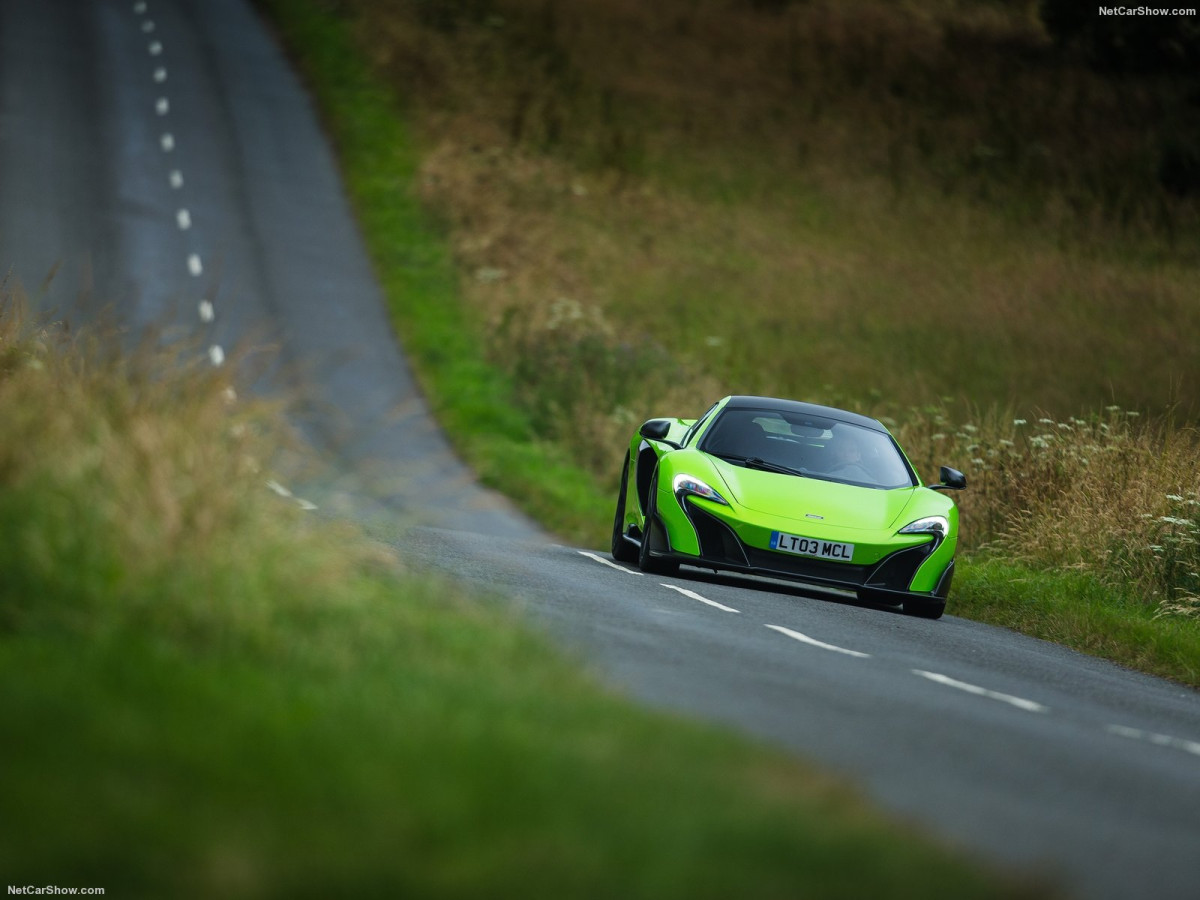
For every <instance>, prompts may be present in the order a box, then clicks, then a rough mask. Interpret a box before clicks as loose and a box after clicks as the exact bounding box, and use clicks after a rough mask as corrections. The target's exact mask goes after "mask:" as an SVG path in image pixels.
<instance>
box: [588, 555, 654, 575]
mask: <svg viewBox="0 0 1200 900" xmlns="http://www.w3.org/2000/svg"><path fill="white" fill-rule="evenodd" d="M578 552H579V555H580V556H586V557H587V558H588V559H594V560H595V561H596V562H598V563H600V564H601V565H603V566H608V567H609V568H610V569H616V570H617V571H618V572H624V573H625V574H626V575H641V574H642V573H641V572H639V571H637V570H636V569H627V568H625V567H624V566H618V565H617V564H616V563H615V562H610V561H609V560H607V559H605V558H604V557H603V556H600V555H599V554H598V553H589V552H588V551H587V550H580V551H578Z"/></svg>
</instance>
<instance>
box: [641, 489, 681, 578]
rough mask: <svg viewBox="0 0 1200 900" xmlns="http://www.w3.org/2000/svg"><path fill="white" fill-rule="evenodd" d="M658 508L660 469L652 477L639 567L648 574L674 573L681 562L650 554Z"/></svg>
mask: <svg viewBox="0 0 1200 900" xmlns="http://www.w3.org/2000/svg"><path fill="white" fill-rule="evenodd" d="M657 509H658V469H657V468H656V469H655V470H654V475H653V477H652V478H651V479H650V498H649V499H648V500H647V501H646V524H645V526H644V527H643V528H642V546H641V549H639V550H638V568H639V569H641V570H642V571H643V572H646V573H647V574H653V575H674V574H675V573H676V572H678V571H679V563H677V562H672V561H670V560H667V559H660V558H659V557H657V556H651V555H650V545H651V544H652V543H653V541H654V519H655V516H656V515H657Z"/></svg>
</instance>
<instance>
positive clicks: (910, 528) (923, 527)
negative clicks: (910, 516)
mask: <svg viewBox="0 0 1200 900" xmlns="http://www.w3.org/2000/svg"><path fill="white" fill-rule="evenodd" d="M949 533H950V520H949V519H947V518H946V517H945V516H926V517H925V518H924V519H917V521H915V522H909V523H908V524H907V525H905V526H904V527H903V528H901V529H900V530H899V531H897V532H896V534H932V535H935V536H936V537H937V538H938V539H939V540H941V539H942V538H944V537H945V536H946V535H948V534H949Z"/></svg>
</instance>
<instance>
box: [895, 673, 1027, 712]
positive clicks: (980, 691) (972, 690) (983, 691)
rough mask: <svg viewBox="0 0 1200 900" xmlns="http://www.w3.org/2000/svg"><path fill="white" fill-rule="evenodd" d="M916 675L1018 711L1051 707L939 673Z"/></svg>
mask: <svg viewBox="0 0 1200 900" xmlns="http://www.w3.org/2000/svg"><path fill="white" fill-rule="evenodd" d="M912 673H913V674H914V675H920V676H921V677H922V678H928V679H929V680H930V681H935V682H937V683H938V684H944V685H946V686H947V687H952V688H958V689H959V690H960V691H966V692H967V693H968V694H976V695H977V696H980V697H988V698H990V699H992V700H999V701H1000V702H1001V703H1007V704H1009V705H1010V706H1015V707H1017V709H1023V710H1025V711H1026V712H1036V713H1048V712H1050V707H1048V706H1043V705H1042V704H1040V703H1035V702H1034V701H1032V700H1026V699H1024V698H1022V697H1014V696H1013V695H1012V694H1001V693H1000V692H999V691H989V690H988V689H987V688H981V687H978V686H977V685H974V684H967V683H966V682H965V681H956V680H955V679H953V678H950V677H948V676H946V675H939V674H938V673H937V672H926V671H925V670H923V669H913V670H912Z"/></svg>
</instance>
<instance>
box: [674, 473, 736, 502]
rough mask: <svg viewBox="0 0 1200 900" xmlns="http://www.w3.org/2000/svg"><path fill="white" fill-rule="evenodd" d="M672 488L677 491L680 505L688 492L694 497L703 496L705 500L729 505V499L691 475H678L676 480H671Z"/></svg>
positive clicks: (676, 496)
mask: <svg viewBox="0 0 1200 900" xmlns="http://www.w3.org/2000/svg"><path fill="white" fill-rule="evenodd" d="M671 489H672V490H673V491H674V493H675V498H676V499H677V500H678V501H679V505H680V506H682V505H683V498H684V497H685V496H687V495H688V494H691V495H692V496H693V497H701V498H703V499H705V500H712V501H713V502H714V503H720V504H721V505H722V506H728V505H729V501H728V500H726V499H725V498H724V497H722V496H721V495H720V494H718V493H717V492H716V491H714V490H713V489H712V488H710V487H709V486H708V485H707V484H705V483H704V482H703V481H701V480H700V479H699V478H693V477H692V476H691V475H676V476H675V480H674V481H673V482H671Z"/></svg>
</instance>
